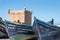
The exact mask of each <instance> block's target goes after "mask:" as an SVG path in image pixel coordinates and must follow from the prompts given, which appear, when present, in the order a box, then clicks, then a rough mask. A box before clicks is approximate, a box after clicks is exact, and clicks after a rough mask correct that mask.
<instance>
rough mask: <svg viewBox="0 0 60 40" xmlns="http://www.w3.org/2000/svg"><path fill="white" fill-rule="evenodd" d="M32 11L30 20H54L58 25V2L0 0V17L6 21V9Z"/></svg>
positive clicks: (56, 0)
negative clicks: (35, 18)
mask: <svg viewBox="0 0 60 40" xmlns="http://www.w3.org/2000/svg"><path fill="white" fill-rule="evenodd" d="M24 6H26V8H27V10H32V11H33V14H32V19H33V17H34V16H36V17H37V18H38V19H41V20H44V21H50V20H51V19H52V18H54V20H55V23H56V24H60V0H0V17H2V18H3V19H8V8H10V9H11V10H22V9H23V8H24Z"/></svg>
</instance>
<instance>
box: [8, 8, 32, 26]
mask: <svg viewBox="0 0 60 40" xmlns="http://www.w3.org/2000/svg"><path fill="white" fill-rule="evenodd" d="M8 14H9V20H10V21H11V22H18V23H21V24H28V25H31V18H32V11H28V10H26V8H24V9H23V10H10V9H8Z"/></svg>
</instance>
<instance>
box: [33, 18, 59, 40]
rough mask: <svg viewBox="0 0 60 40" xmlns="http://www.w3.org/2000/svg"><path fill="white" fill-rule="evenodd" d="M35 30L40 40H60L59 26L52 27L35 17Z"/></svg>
mask: <svg viewBox="0 0 60 40" xmlns="http://www.w3.org/2000/svg"><path fill="white" fill-rule="evenodd" d="M33 30H34V32H35V35H36V36H37V38H38V40H60V29H59V28H58V26H55V25H50V24H48V23H47V22H44V21H41V20H39V19H37V18H36V17H35V19H34V23H33Z"/></svg>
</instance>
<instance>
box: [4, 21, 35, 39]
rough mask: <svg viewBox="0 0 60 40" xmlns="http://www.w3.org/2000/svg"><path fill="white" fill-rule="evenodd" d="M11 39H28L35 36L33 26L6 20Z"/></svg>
mask: <svg viewBox="0 0 60 40" xmlns="http://www.w3.org/2000/svg"><path fill="white" fill-rule="evenodd" d="M5 22H6V24H7V28H8V32H9V36H10V40H27V39H31V38H33V37H35V35H34V32H33V29H32V26H29V25H27V24H18V23H12V22H10V21H6V20H5Z"/></svg>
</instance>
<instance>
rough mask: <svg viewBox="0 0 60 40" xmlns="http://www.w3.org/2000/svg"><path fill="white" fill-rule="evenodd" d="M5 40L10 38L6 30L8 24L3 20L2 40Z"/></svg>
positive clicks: (1, 24) (1, 23)
mask: <svg viewBox="0 0 60 40" xmlns="http://www.w3.org/2000/svg"><path fill="white" fill-rule="evenodd" d="M5 38H9V36H8V33H7V30H6V24H5V22H4V21H3V20H2V19H0V39H5Z"/></svg>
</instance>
